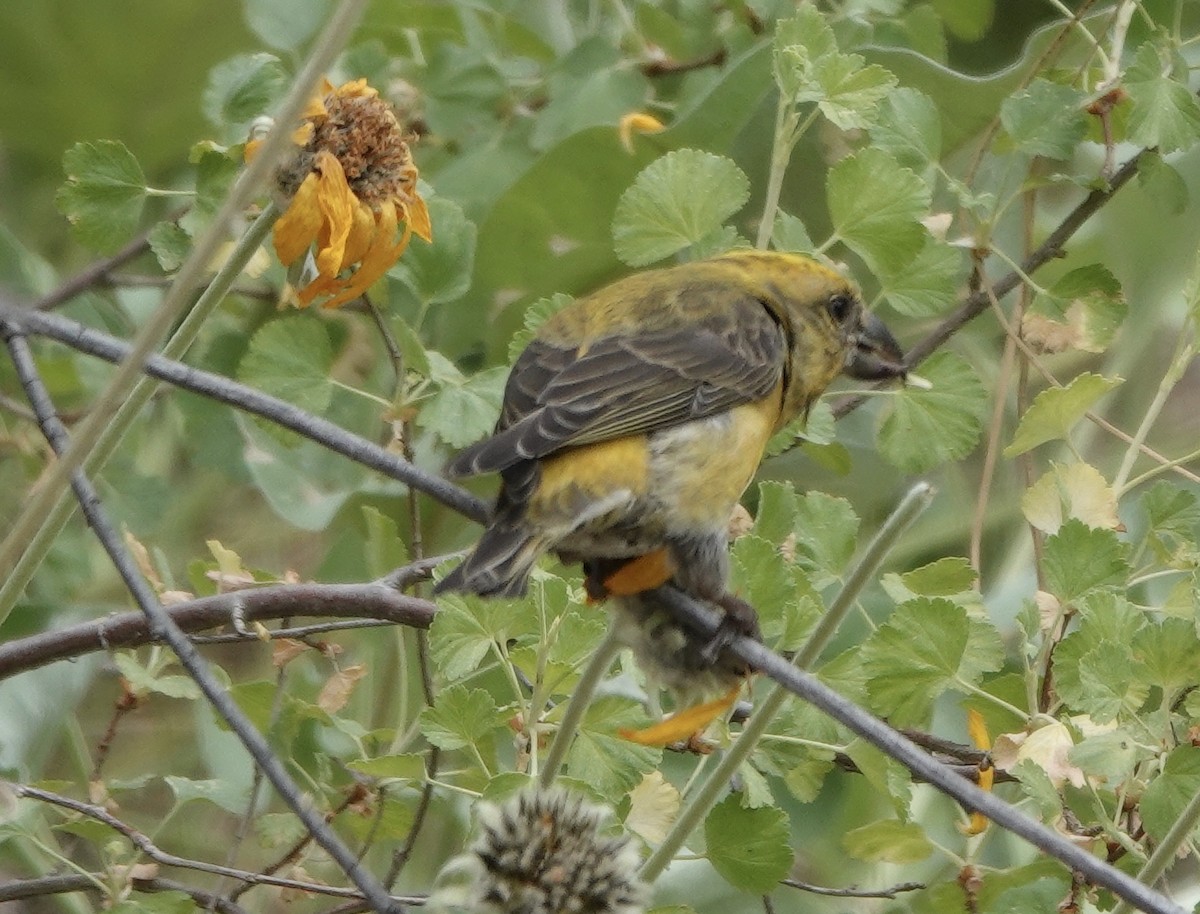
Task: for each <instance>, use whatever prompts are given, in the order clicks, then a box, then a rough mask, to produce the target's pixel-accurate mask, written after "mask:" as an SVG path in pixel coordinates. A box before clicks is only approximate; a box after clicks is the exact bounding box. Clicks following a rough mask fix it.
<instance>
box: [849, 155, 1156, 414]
mask: <svg viewBox="0 0 1200 914" xmlns="http://www.w3.org/2000/svg"><path fill="white" fill-rule="evenodd" d="M1151 151H1152V150H1149V149H1143V150H1141V151H1139V152H1138V153H1136V154H1135V155H1133V156H1132V157H1131V158H1130V159H1129V160H1128V161H1127V162H1126V163H1125V164H1124V165H1122V166H1121V168H1120V169H1119V170H1118V171H1117V173H1116V174H1114V175H1113V178H1112V181H1111V182H1109V185H1108V186H1107V187H1105V188H1097V189H1096V190H1093V191H1092V192H1091V193H1090V194H1088V195H1087V196H1086V197H1084V199H1083V201H1082V202H1081V203H1080V204H1079V205H1078V206H1076V207H1075V208H1074V209H1073V210H1071V212H1069V213H1067V215H1066V216H1065V217H1063V220H1062V222H1060V223H1059V224H1058V227H1057V228H1055V229H1054V231H1052V232H1051V233H1050V234H1049V235H1047V236H1046V240H1045V241H1043V242H1042V243H1041V244H1040V245H1039V246H1038V247H1037V248H1036V249H1035V250H1034V251H1033V252H1032V253H1031V254H1030V255H1029V256H1028V257H1026V258H1025V260H1024V261H1022V263H1021V267H1020V269H1019V270H1011V271H1009V272H1008V273H1006V274H1005V275H1004V276H1002V277H1000V279H998V280H996V282H994V283H992V284H991V292H990V294H991V295H994V296H995V297H996V298H997V300H999V299H1001V298H1003V297H1004V296H1005V295H1007V294H1008V293H1009V292H1011V291H1012V290H1013V289H1015V288H1016V287H1017V286H1019V285H1020V284H1021V281H1022V276H1023V275H1025V276H1028V275H1031V274H1033V273H1034V272H1035V271H1036V270H1038V269H1040V268H1041V267H1043V266H1045V264H1047V263H1048V262H1049V261H1051V260H1054V259H1055V258H1058V257H1061V256H1063V248H1064V247H1065V245H1066V243H1067V242H1068V241H1070V240H1071V236H1072V235H1074V234H1075V233H1076V232H1077V231H1079V229H1080V227H1081V226H1082V225H1083V224H1084V223H1085V222H1087V221H1088V219H1090V218H1091V217H1092V216H1094V215H1095V214H1096V213H1097V212H1098V211H1099V210H1100V209H1101V208H1102V207H1103V206H1104V205H1105V204H1106V203H1108V201H1109V200H1111V199H1112V198H1113V197H1114V196H1115V195H1116V193H1117V191H1119V190H1120V189H1121V188H1122V187H1124V186H1125V185H1126V184H1128V183H1129V181H1130V179H1131V178H1133V176H1134V175H1136V174H1137V170H1138V166H1139V165H1140V164H1141V162H1142V159H1143V158H1144V157H1145V156H1146V155H1148V154H1149V153H1150V152H1151ZM989 302H990V300H989V292H988V291H986V290H983V289H979V290H976V291H975V292H973V293H971V294H970V295H968V296H967V297H966V299H965V300H964V301H963V303H962V304H961V305H959V306H958V307H957V308H956V309H955V310H954V312H953V313H952V314H950V315H948V316H947V317H946V318H945V319H944V320H943V321H942V322H941V323H940V324H938V325H937V326H936V327H935V328H934V329H933V330H932V331H930V333H929V334H928V335H927V336H926V337H925V338H924V339H923V340H921V341H920V342H918V343H916V344H915V345H914V346H913V347H912V348H911V349H909V351H908V353H907V355H906V356H905V360H904V361H905V365H906V367H908V368H916V367H917V366H918V365H920V364H921V363H922V362H924V361H925V360H926V359H927V358H929V356H931V355H932V354H933V353H934V352H936V351H937V350H938V349H940V348H941V347H942V345H943V344H944V343H945V342H946V341H947V340H949V339H950V337H952V336H954V334H956V333H958V331H959V330H961V329H962V328H963V327H965V326H966V325H967V324H969V323H970V322H971V321H972V320H974V319H975V318H977V317H978V316H979V315H980V314H982V313H983V312H984V311H986V310H987V309H988V307H989ZM865 399H866V398H865V397H863V396H861V395H860V396H856V397H847V398H845V399H844V400H842V401H841V402H840V403H837V404H835V405H834V407H833V414H834V416H835V417H837V418H839V419H840V418H841V417H842V416H844V415H846V414H847V413H849V412H851V411H853V410H855V409H857V408H858V407H859V405H861V404H862V402H863V400H865Z"/></svg>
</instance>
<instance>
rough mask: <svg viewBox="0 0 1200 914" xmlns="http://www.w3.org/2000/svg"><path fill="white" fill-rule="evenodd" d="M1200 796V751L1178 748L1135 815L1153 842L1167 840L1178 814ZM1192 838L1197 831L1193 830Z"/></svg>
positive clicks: (1171, 754)
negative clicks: (1198, 794)
mask: <svg viewBox="0 0 1200 914" xmlns="http://www.w3.org/2000/svg"><path fill="white" fill-rule="evenodd" d="M1198 792H1200V747H1196V746H1179V747H1177V748H1175V749H1173V750H1171V753H1170V755H1168V756H1167V761H1166V764H1165V765H1164V766H1163V770H1162V773H1161V774H1160V775H1159V776H1158V777H1156V778H1155V779H1154V780H1153V781H1151V782H1150V786H1148V787H1147V788H1146V792H1145V793H1144V794H1142V802H1141V804H1140V806H1139V807H1138V811H1139V812H1140V813H1141V815H1142V823H1143V824H1144V825H1145V826H1146V831H1147V832H1148V833H1149V834H1150V836H1151V837H1152V838H1153V839H1154V840H1155V841H1161V840H1162V839H1163V838H1164V837H1166V834H1167V832H1168V831H1169V830H1170V828H1171V826H1172V825H1174V824H1175V820H1176V819H1178V818H1179V814H1180V812H1182V811H1183V808H1184V807H1185V806H1187V804H1188V803H1190V802H1191V801H1192V799H1193V798H1194V797H1195V796H1196V794H1197V793H1198ZM1192 834H1193V836H1194V835H1195V834H1196V831H1195V830H1193V832H1192Z"/></svg>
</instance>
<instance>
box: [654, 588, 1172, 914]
mask: <svg viewBox="0 0 1200 914" xmlns="http://www.w3.org/2000/svg"><path fill="white" fill-rule="evenodd" d="M656 596H657V598H658V600H659V601H660V602H661V603H662V605H664V606H666V607H668V608H669V609H670V611H671V613H672V614H673V615H674V616H675V618H676V620H677V621H678V622H680V623H681V624H682V625H685V626H686V627H687V628H689V629H690V630H691V631H693V632H696V633H697V634H698V635H699V636H700V637H702V638H706V639H712V638H714V637H716V636H717V635H718V633H719V632H721V631H722V627H721V622H720V616H719V614H718V613H717V612H716V611H714V610H712V609H710V608H708V607H705V606H702V605H701V604H699V603H697V602H696V601H694V600H692V599H691V598H690V597H688V596H686V595H685V594H683V593H682V592H680V591H678V590H675V589H674V588H671V587H663V588H660V589H659V590H658V591H657V592H656ZM726 650H727V651H729V652H731V653H732V654H733V655H734V656H736V657H737V658H738V659H739V660H741V661H742V662H744V663H747V664H749V665H750V666H751V667H753V668H755V669H758V670H759V671H761V672H762V673H763V674H765V675H767V676H769V677H770V678H771V679H773V680H774V681H775V682H777V683H779V684H780V685H782V686H783V687H784V688H786V689H787V690H788V691H790V692H792V693H793V694H795V695H798V696H800V697H801V698H803V699H804V700H805V701H807V702H809V703H811V704H813V705H815V706H816V707H817V708H818V709H819V710H820V711H822V712H824V713H825V714H828V715H829V716H830V717H832V718H833V719H834V720H836V721H837V722H838V723H840V724H842V725H844V726H845V727H847V728H849V729H850V730H851V731H853V732H854V733H856V734H858V735H859V736H861V737H862V738H863V739H865V740H866V741H867V742H869V743H871V744H872V745H873V746H875V747H876V748H877V749H879V750H881V751H882V752H884V753H885V754H886V755H888V756H890V757H891V758H893V759H895V760H896V761H898V762H899V763H900V764H902V765H904V767H905V768H907V769H908V770H909V771H911V772H912V773H913V774H914V775H916V776H918V777H920V778H921V779H923V780H925V781H926V782H928V783H929V784H931V785H932V786H933V787H934V788H936V789H937V790H938V791H940V792H941V793H944V794H946V795H947V796H949V797H951V798H953V799H955V800H957V801H958V802H959V803H961V804H962V805H963V807H964V808H966V809H967V810H969V811H972V812H981V813H983V814H984V815H985V816H987V817H988V818H989V819H991V820H992V821H993V822H995V823H996V824H997V825H999V826H1000V827H1002V828H1004V829H1007V830H1008V831H1010V832H1012V833H1013V834H1015V835H1018V836H1020V837H1022V838H1024V839H1025V840H1026V841H1028V842H1029V843H1030V844H1032V845H1033V846H1034V847H1036V848H1038V849H1039V850H1041V851H1043V852H1044V853H1046V854H1049V855H1050V856H1052V857H1054V858H1056V859H1057V860H1059V861H1061V862H1062V863H1064V864H1066V865H1067V866H1068V867H1070V868H1071V869H1072V870H1075V871H1078V872H1080V873H1082V874H1083V875H1084V876H1085V877H1086V878H1087V879H1088V880H1089V881H1090V882H1092V883H1093V884H1094V885H1098V886H1101V887H1103V888H1106V889H1108V890H1109V891H1111V892H1112V893H1113V894H1115V895H1117V896H1118V897H1119V898H1121V899H1122V900H1124V901H1127V902H1128V903H1129V904H1131V905H1133V906H1134V907H1136V908H1140V909H1141V910H1143V911H1146V912H1147V914H1184V909H1183V908H1181V907H1180V906H1179V905H1177V904H1175V903H1174V902H1172V901H1171V900H1170V899H1169V898H1167V897H1166V896H1164V895H1163V894H1161V893H1160V892H1157V891H1155V890H1154V889H1153V888H1151V887H1149V886H1147V885H1143V884H1142V883H1140V882H1138V881H1137V880H1136V879H1135V878H1133V877H1132V876H1130V875H1128V874H1127V873H1124V872H1122V871H1121V870H1119V869H1117V868H1116V867H1114V866H1112V865H1111V864H1109V863H1106V862H1105V861H1103V860H1101V859H1099V858H1097V857H1093V856H1092V855H1091V854H1089V853H1088V852H1087V851H1086V850H1084V849H1082V848H1081V847H1079V846H1078V845H1076V844H1074V843H1072V842H1071V841H1069V840H1067V839H1066V838H1064V837H1063V836H1062V835H1059V834H1058V833H1057V832H1055V831H1053V830H1052V829H1050V828H1048V827H1046V826H1045V825H1043V824H1042V823H1041V822H1038V821H1037V820H1035V819H1033V818H1031V817H1030V816H1028V815H1026V814H1025V813H1023V812H1021V811H1020V810H1019V809H1017V808H1016V807H1014V806H1012V805H1010V804H1009V803H1006V802H1005V801H1004V800H1002V799H1000V798H999V797H997V796H995V795H993V794H991V793H987V792H985V791H983V790H981V789H979V788H978V787H976V786H975V785H974V784H972V783H970V782H969V781H967V780H966V779H965V778H962V777H960V776H959V775H957V774H955V773H953V772H951V771H948V770H947V769H946V767H945V766H944V765H943V764H942V763H941V762H939V761H937V760H936V759H934V758H932V757H931V756H929V755H928V754H927V753H926V752H924V751H923V750H922V749H921V748H920V747H918V746H917V745H916V744H915V743H913V742H912V741H911V740H909V739H908V738H907V737H905V736H903V735H902V734H900V733H898V732H897V731H896V730H894V729H892V728H891V727H889V726H888V725H887V724H886V723H884V722H883V721H881V720H880V719H879V718H877V717H875V716H874V715H872V714H870V713H868V712H867V711H864V710H863V709H862V708H860V707H858V705H856V704H854V702H852V701H850V700H849V699H848V698H844V697H843V696H841V695H839V694H838V693H837V692H835V691H834V690H833V689H831V688H830V687H829V686H827V685H825V684H824V683H823V682H821V681H820V680H819V679H818V678H817V677H816V676H814V675H813V674H811V673H808V672H806V671H804V670H801V669H799V668H798V667H796V666H794V665H793V664H792V663H790V662H789V661H787V660H785V659H784V658H783V657H782V656H780V655H779V654H777V653H775V652H773V651H771V650H770V649H769V648H767V647H766V646H764V645H763V644H761V643H760V642H758V641H755V640H754V639H752V638H748V637H746V636H744V635H738V636H736V637H734V638H732V639H731V640H730V643H729V646H728V647H727V648H726Z"/></svg>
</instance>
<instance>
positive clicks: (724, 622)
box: [700, 593, 762, 663]
mask: <svg viewBox="0 0 1200 914" xmlns="http://www.w3.org/2000/svg"><path fill="white" fill-rule="evenodd" d="M713 602H714V603H716V604H717V605H718V606H720V607H721V609H723V610H724V611H725V615H724V616H722V617H721V624H720V625H719V626H718V627H717V630H716V632H714V633H713V636H712V638H710V639H709V641H708V643H707V644H705V645H704V646H703V647H701V648H700V656H701V657H702V658H703V659H704V660H705V661H707V662H708V663H716V662H717V658H718V657H719V656H720V655H721V651H723V650H725V648H727V647H728V646H729V644H730V643H731V642H732V641H733V639H734V638H736V637H738V636H739V635H745V636H746V637H747V638H753V639H754V640H755V641H761V640H762V630H761V629H760V628H759V627H758V613H757V612H756V611H755V609H754V607H753V606H751V605H750V604H749V603H747V602H746V601H745V600H743V599H741V598H740V597H735V596H734V595H733V594H731V593H724V594H722V595H721V596H719V597H717V598H716V599H715V600H713Z"/></svg>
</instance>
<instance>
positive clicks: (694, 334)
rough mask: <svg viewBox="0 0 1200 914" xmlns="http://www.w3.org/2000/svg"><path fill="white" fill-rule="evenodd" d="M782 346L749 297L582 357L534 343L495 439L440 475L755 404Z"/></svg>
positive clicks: (774, 379) (616, 340)
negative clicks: (682, 324) (705, 315)
mask: <svg viewBox="0 0 1200 914" xmlns="http://www.w3.org/2000/svg"><path fill="white" fill-rule="evenodd" d="M785 346H786V341H785V339H784V333H783V330H782V329H781V328H780V326H779V325H778V323H777V322H776V320H775V318H774V317H773V316H772V315H771V313H770V312H769V311H767V309H766V308H765V307H764V306H763V305H762V304H761V303H760V302H758V301H756V300H753V299H744V300H739V301H737V302H735V303H733V304H732V305H731V306H730V307H728V308H726V309H723V310H722V311H721V312H720V313H718V314H714V315H712V316H711V317H709V318H707V319H705V320H703V321H698V322H695V323H693V324H691V325H689V326H686V327H676V328H670V329H663V330H657V331H654V332H649V333H631V334H624V335H614V336H609V337H603V338H601V339H598V340H596V341H594V342H593V343H592V344H591V345H590V346H588V347H587V348H586V350H585V351H584V353H583V354H582V355H580V354H579V352H578V350H577V349H571V348H566V347H562V346H556V345H554V344H552V343H549V342H547V341H545V340H540V339H538V340H534V341H533V342H532V343H530V345H529V347H528V348H527V349H526V350H525V351H524V352H523V353H522V354H521V357H520V358H519V359H518V360H517V362H516V364H515V365H514V366H513V372H512V375H511V376H510V378H509V382H508V385H507V387H506V388H505V393H504V407H503V409H502V412H501V417H500V422H499V423H498V424H497V427H496V433H495V434H494V435H493V436H492V437H491V438H489V439H487V440H486V441H481V442H480V443H479V444H477V445H474V446H473V447H470V448H468V449H466V450H465V451H463V452H462V453H461V454H459V455H458V457H456V458H455V459H454V461H453V462H452V463H451V464H450V465H449V467H448V470H449V472H450V473H452V474H454V475H459V476H466V475H473V474H476V473H487V472H494V471H497V470H504V469H506V468H508V467H511V466H513V465H514V464H517V463H520V462H521V461H526V460H536V459H538V458H541V457H545V456H547V455H549V454H552V453H554V452H555V451H558V450H561V449H562V448H566V447H575V446H578V445H582V444H592V443H595V442H598V441H608V440H611V439H613V438H619V437H622V436H624V435H632V434H635V433H638V432H650V431H654V430H656V429H661V428H668V427H670V426H673V425H679V424H681V423H684V422H688V421H691V420H693V419H699V418H703V417H704V416H710V415H713V414H715V413H719V412H723V411H725V410H728V409H731V408H733V407H734V406H738V405H740V404H742V403H749V402H752V401H754V400H759V399H762V398H763V397H765V396H767V394H769V393H770V392H771V390H772V389H773V388H774V387H775V385H776V384H777V383H778V382H779V379H780V375H781V372H782V370H783V362H784V350H785Z"/></svg>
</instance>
